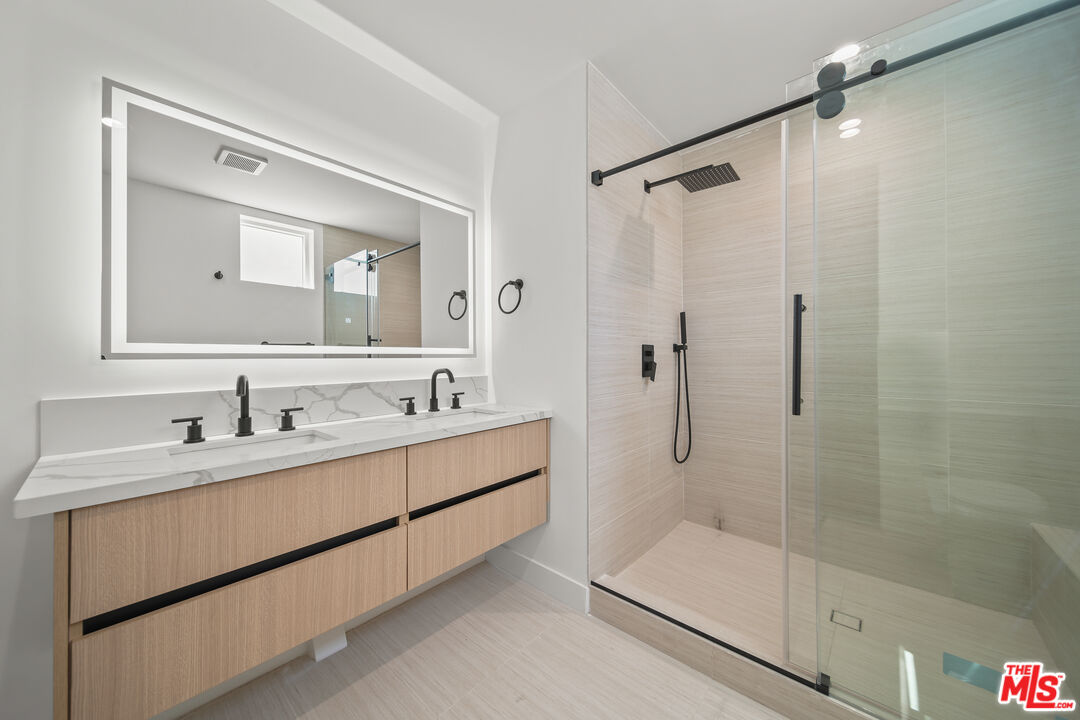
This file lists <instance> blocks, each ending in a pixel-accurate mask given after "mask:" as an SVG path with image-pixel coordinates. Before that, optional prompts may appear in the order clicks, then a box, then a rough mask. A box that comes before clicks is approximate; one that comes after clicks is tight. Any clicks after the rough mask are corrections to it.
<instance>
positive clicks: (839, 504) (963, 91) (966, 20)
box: [588, 0, 1080, 720]
mask: <svg viewBox="0 0 1080 720" xmlns="http://www.w3.org/2000/svg"><path fill="white" fill-rule="evenodd" d="M810 70H811V72H810V73H809V74H808V75H807V76H806V77H805V78H802V79H800V80H797V81H795V82H793V83H792V84H791V85H790V86H789V97H790V98H791V99H795V98H798V97H805V96H807V95H809V94H813V99H812V101H811V102H810V103H809V104H803V105H801V106H799V107H797V108H795V109H791V108H788V112H786V114H784V115H777V116H772V117H770V118H769V119H766V120H764V121H762V122H759V123H757V124H754V125H752V126H746V127H744V128H742V129H741V130H739V131H738V132H730V133H725V134H723V135H722V136H718V137H716V138H715V139H713V140H711V141H708V142H700V143H693V144H691V145H688V146H686V147H685V148H683V149H682V152H681V153H680V154H667V155H664V156H662V159H663V163H661V162H659V159H654V160H653V161H650V162H649V163H647V164H644V166H643V167H644V169H643V170H640V171H639V170H636V168H637V167H638V166H637V165H633V166H632V168H625V169H627V170H631V169H633V170H634V172H640V173H641V174H640V175H632V174H630V173H629V172H627V173H626V174H618V175H614V176H612V175H603V176H601V178H600V179H601V180H603V186H602V187H598V188H595V189H594V190H590V193H591V194H590V196H589V197H590V200H589V215H590V230H589V244H590V251H589V262H590V269H589V277H590V280H589V283H590V313H589V324H590V325H589V327H590V330H589V332H590V355H589V378H590V380H589V428H590V429H589V449H588V450H589V458H590V470H589V483H590V488H589V513H590V545H589V549H590V560H589V562H590V568H589V571H590V579H591V581H592V583H593V585H594V587H595V588H596V589H597V590H598V591H602V592H606V593H609V594H611V595H614V596H616V597H618V598H619V599H621V600H624V601H629V602H630V603H632V604H633V605H635V606H637V607H638V608H640V609H644V610H647V611H648V612H651V613H653V614H654V615H657V616H659V617H661V618H663V619H664V620H665V621H669V622H671V623H674V624H676V625H678V626H680V627H681V628H683V629H684V630H689V631H690V632H692V633H694V634H695V635H696V636H697V637H698V638H699V639H703V641H705V642H711V643H714V644H715V645H716V646H721V647H724V648H727V649H728V650H731V651H733V652H735V653H737V654H739V655H741V656H742V657H743V658H744V659H748V660H752V661H755V662H757V663H760V664H761V665H764V666H766V667H768V668H769V669H771V670H772V671H775V672H777V673H781V674H784V675H786V676H787V677H788V678H789V679H792V680H794V681H797V682H802V683H804V684H806V685H809V686H811V687H815V688H816V689H818V690H819V691H822V692H828V693H829V695H830V696H832V697H834V698H839V699H841V700H842V701H845V702H847V703H849V704H851V705H854V706H856V707H858V708H860V709H863V710H865V711H867V712H869V713H871V714H873V715H875V716H878V717H883V718H905V719H907V718H911V719H919V720H946V719H948V720H954V719H956V720H987V719H988V718H1020V717H1030V715H1028V714H1027V713H1026V711H1025V709H1024V708H1023V707H1021V705H1020V704H1019V703H1017V702H1016V701H1015V700H1016V698H1013V701H1012V702H1009V703H1008V704H1001V703H999V702H998V691H999V687H1000V686H1001V684H1002V679H1003V673H1005V672H1006V670H1007V663H1010V662H1024V661H1037V662H1040V663H1042V664H1043V666H1044V670H1045V671H1046V672H1058V673H1064V674H1065V681H1064V684H1063V686H1062V687H1061V688H1059V697H1060V698H1061V699H1063V700H1075V699H1077V697H1076V688H1078V687H1080V470H1078V468H1080V323H1078V322H1077V317H1078V316H1080V202H1078V201H1077V198H1078V197H1080V0H1058V1H1057V2H1051V3H1043V2H1038V1H1035V2H1033V1H1032V0H1027V1H1024V2H1021V1H1019V0H994V1H992V2H984V3H975V2H961V3H958V4H956V5H953V6H950V7H948V8H946V9H945V10H943V11H941V12H939V13H935V14H933V15H931V16H928V17H927V18H924V19H921V20H918V21H916V22H914V23H911V24H909V25H907V26H905V27H903V28H899V29H897V30H894V31H891V32H889V33H887V34H886V35H883V36H880V37H876V38H872V39H870V40H867V41H864V42H861V43H859V44H857V45H853V46H849V47H845V48H842V49H840V50H839V51H838V52H837V53H834V54H833V55H831V56H828V57H823V58H820V59H818V60H817V61H815V62H813V63H812V65H811V67H810ZM595 75H596V74H595V73H594V74H593V75H592V76H590V91H589V92H590V97H589V103H590V106H589V109H590V114H589V123H590V126H589V133H590V145H589V148H590V161H594V160H595V161H596V164H595V165H592V167H605V166H606V167H613V168H616V167H618V165H619V163H622V162H625V161H626V160H627V159H628V157H634V155H635V153H631V152H623V150H624V147H626V146H629V147H632V148H634V149H635V150H640V151H641V152H638V153H636V154H637V156H639V157H640V156H645V157H648V155H647V153H649V152H650V149H649V144H648V141H649V135H648V128H647V127H646V125H647V123H645V122H644V121H642V120H641V118H640V117H639V116H637V115H635V112H636V111H634V110H633V108H632V107H630V106H628V104H627V103H626V101H625V99H624V98H622V97H621V95H620V94H619V93H618V91H617V89H616V88H614V86H612V85H611V84H610V83H608V82H607V81H606V79H604V78H602V77H599V78H597V77H595ZM594 79H595V84H594ZM854 79H858V81H857V82H853V80H854ZM642 138H644V140H642ZM633 143H637V144H633ZM651 149H652V150H655V149H656V148H655V147H652V148H651ZM627 156H628V157H627ZM724 164H729V167H730V168H733V169H734V171H735V172H737V179H736V180H734V181H731V182H728V183H726V184H724V185H722V186H720V187H715V188H711V189H710V188H696V189H691V188H689V187H688V188H685V190H686V191H685V192H684V191H683V190H680V189H679V187H678V186H677V185H675V184H674V183H671V184H669V185H664V186H662V185H663V183H660V182H656V181H657V180H658V179H659V178H663V177H665V176H669V175H670V176H675V175H677V174H679V173H688V172H691V173H692V172H694V171H698V170H700V169H701V168H703V167H705V166H708V165H715V166H717V167H720V166H723V165H724ZM619 172H621V171H619ZM594 177H595V176H594ZM642 179H644V180H645V181H647V182H646V188H651V192H649V193H643V192H642V190H641V187H642V185H641V181H642ZM698 190H700V192H698ZM680 310H685V311H686V322H687V330H688V338H687V342H688V344H689V348H688V350H687V353H688V356H687V359H688V370H689V374H690V383H689V385H690V396H691V400H692V408H693V411H692V412H693V432H694V439H693V448H692V451H691V452H690V457H689V458H688V459H687V460H686V462H685V463H683V464H678V463H676V461H675V460H674V459H672V454H673V453H672V447H671V441H672V438H671V435H668V434H666V433H668V432H670V430H669V429H670V428H671V427H672V425H673V423H674V421H675V402H676V398H675V387H674V382H675V377H676V375H675V371H674V369H673V366H672V365H671V364H670V362H669V363H668V364H667V365H666V366H665V365H661V369H660V371H659V372H657V373H656V376H655V377H656V382H655V383H653V382H652V381H649V380H640V379H639V378H637V373H638V372H639V371H640V370H641V367H640V360H639V357H638V356H637V355H636V352H637V351H638V349H639V346H640V344H645V345H646V347H647V346H648V345H653V344H655V347H657V348H661V347H663V348H665V349H666V347H670V345H667V343H668V342H670V340H674V341H675V342H676V343H681V342H682V341H681V340H680V339H678V335H677V324H676V323H677V321H678V313H679V311H680ZM669 336H670V340H669ZM657 343H659V344H657ZM665 354H666V353H665ZM657 357H660V358H662V357H663V355H660V354H658V356H657ZM665 368H666V369H668V372H667V373H665V372H664V371H665ZM669 409H670V415H667V414H666V412H667V410H669ZM685 429H686V428H685V426H684V431H685ZM665 435H666V437H665ZM681 437H682V438H685V437H686V436H685V435H683V436H681ZM683 443H685V440H680V441H679V443H676V447H675V448H674V454H676V455H677V456H679V457H681V455H682V453H683V452H684V451H685V450H686V445H685V444H683ZM643 498H644V499H643ZM719 654H721V653H719V651H718V652H717V655H719ZM724 657H727V656H726V655H725V656H724ZM1044 716H1045V717H1056V716H1060V717H1061V718H1066V717H1070V715H1069V711H1067V710H1065V709H1063V708H1061V709H1060V711H1058V710H1054V711H1052V712H1050V713H1048V714H1046V715H1044Z"/></svg>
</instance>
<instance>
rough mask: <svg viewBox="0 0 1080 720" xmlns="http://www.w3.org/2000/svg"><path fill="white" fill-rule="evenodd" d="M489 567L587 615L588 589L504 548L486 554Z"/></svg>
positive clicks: (485, 557) (545, 566)
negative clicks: (495, 568) (518, 579)
mask: <svg viewBox="0 0 1080 720" xmlns="http://www.w3.org/2000/svg"><path fill="white" fill-rule="evenodd" d="M484 559H485V560H487V561H488V562H489V563H491V564H492V565H494V566H495V567H497V568H498V569H499V570H502V571H503V572H504V573H506V574H507V575H512V576H513V577H516V578H520V579H521V580H524V581H525V582H527V583H529V584H530V585H532V586H533V587H535V588H537V589H538V590H541V591H542V592H545V593H547V594H548V595H550V596H551V597H553V598H555V599H556V600H558V601H559V602H561V603H563V604H564V605H568V606H569V607H571V608H573V609H574V610H577V611H578V612H581V613H587V612H589V587H588V586H587V585H585V584H583V583H580V582H578V581H576V580H574V579H573V578H569V577H567V576H566V575H563V574H562V573H561V572H559V571H558V570H554V569H552V568H549V567H548V566H547V565H544V564H542V563H539V562H537V561H536V560H533V559H532V558H530V557H526V556H524V555H522V554H521V553H518V552H515V551H513V550H511V549H510V548H508V547H506V546H505V545H501V546H499V547H497V548H495V549H494V550H489V551H488V552H487V554H486V555H485V556H484Z"/></svg>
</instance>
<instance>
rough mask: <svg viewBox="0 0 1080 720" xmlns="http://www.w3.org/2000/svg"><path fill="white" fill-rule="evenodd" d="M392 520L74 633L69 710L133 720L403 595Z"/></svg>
mask: <svg viewBox="0 0 1080 720" xmlns="http://www.w3.org/2000/svg"><path fill="white" fill-rule="evenodd" d="M405 543H406V531H405V528H404V527H403V526H398V527H395V528H392V529H390V530H386V531H385V532H382V533H379V534H377V535H372V536H371V537H368V538H364V539H363V540H357V541H356V542H353V543H349V544H348V545H343V546H341V547H339V548H335V549H333V550H328V551H327V552H325V553H321V554H319V555H314V556H312V557H310V558H307V559H305V560H300V561H298V562H295V563H292V564H291V565H286V566H284V567H281V568H278V569H276V570H272V571H270V572H268V573H265V574H263V575H258V576H256V577H253V578H249V579H247V580H244V581H242V582H239V583H236V584H234V585H228V586H226V587H223V588H221V589H219V590H215V591H213V592H210V593H207V594H206V595H200V596H198V597H195V598H192V599H190V600H187V601H185V602H182V603H179V604H177V605H172V606H170V607H167V608H163V609H161V610H158V611H156V612H153V613H150V614H149V615H143V616H142V617H138V618H135V619H133V620H129V621H127V622H125V623H121V624H120V625H115V626H113V627H110V628H106V629H104V630H101V631H100V632H97V633H94V634H92V635H87V636H86V637H83V638H80V639H78V640H75V641H74V642H73V643H72V644H71V717H72V718H73V719H74V720H92V719H96V718H103V719H104V718H109V719H111V720H125V719H132V720H143V719H144V718H147V717H151V716H153V715H155V714H157V713H159V712H161V711H163V710H166V709H168V708H170V707H172V706H174V705H176V704H177V703H179V702H182V701H183V700H186V699H187V698H190V697H193V696H194V695H197V694H198V693H200V692H203V691H204V690H207V689H208V688H211V687H213V686H214V685H217V684H218V683H220V682H223V681H224V680H227V679H228V678H231V677H233V676H235V675H237V674H239V673H241V672H244V671H245V670H248V669H249V668H252V667H254V666H256V665H258V664H259V663H261V662H264V661H266V660H269V659H270V658H272V657H274V656H276V655H279V654H281V653H283V652H285V651H286V650H289V649H290V648H293V647H296V646H297V645H299V644H300V643H302V642H305V641H306V640H309V639H311V638H313V637H315V636H316V635H319V634H320V633H323V632H326V631H328V630H331V629H333V628H335V627H337V626H339V625H342V624H343V623H345V622H348V621H349V620H351V619H353V618H355V617H356V616H358V615H360V614H362V613H364V612H366V611H368V610H370V609H371V608H374V607H376V606H378V605H380V604H382V603H384V602H386V601H387V600H390V599H391V598H393V597H395V596H397V595H400V594H401V593H403V592H405V580H406V574H405V558H406V549H405Z"/></svg>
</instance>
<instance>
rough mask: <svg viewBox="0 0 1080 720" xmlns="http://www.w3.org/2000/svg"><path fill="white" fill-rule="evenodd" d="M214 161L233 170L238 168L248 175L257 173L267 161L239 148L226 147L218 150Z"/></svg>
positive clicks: (263, 167) (264, 166)
mask: <svg viewBox="0 0 1080 720" xmlns="http://www.w3.org/2000/svg"><path fill="white" fill-rule="evenodd" d="M215 162H216V163H217V164H218V165H224V166H225V167H231V168H232V169H233V170H239V171H240V172H243V173H247V174H248V175H258V174H259V173H261V172H262V171H263V170H264V169H265V168H266V165H267V161H266V160H265V159H263V158H259V157H255V156H254V155H248V154H247V153H242V152H240V151H239V150H232V149H230V148H227V147H223V148H221V150H219V151H218V155H217V158H216V159H215Z"/></svg>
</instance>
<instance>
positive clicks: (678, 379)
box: [671, 312, 694, 465]
mask: <svg viewBox="0 0 1080 720" xmlns="http://www.w3.org/2000/svg"><path fill="white" fill-rule="evenodd" d="M679 340H680V342H679V343H678V344H675V345H672V346H671V350H672V352H674V353H675V439H674V440H673V441H672V443H671V454H672V455H674V456H675V462H677V463H679V464H680V465H681V464H682V463H684V462H686V461H687V459H689V457H690V446H691V445H692V444H693V442H694V430H693V427H692V426H691V425H690V374H689V372H688V371H687V366H686V313H685V312H681V313H679ZM680 358H681V359H682V364H681V365H680V364H679V359H680ZM684 389H685V391H686V454H685V455H683V456H682V457H681V458H680V457H679V414H680V410H681V405H682V402H681V401H682V395H683V390H684Z"/></svg>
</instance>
